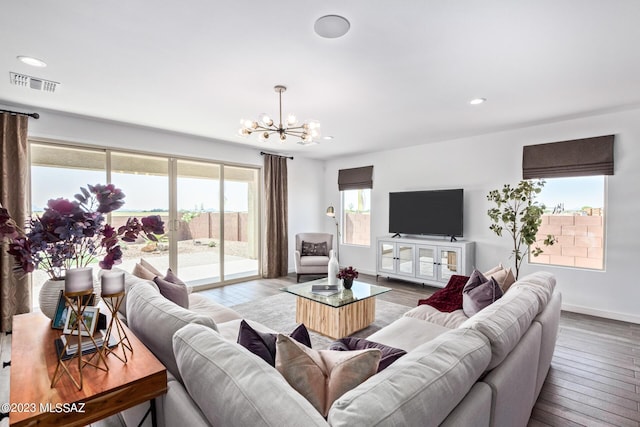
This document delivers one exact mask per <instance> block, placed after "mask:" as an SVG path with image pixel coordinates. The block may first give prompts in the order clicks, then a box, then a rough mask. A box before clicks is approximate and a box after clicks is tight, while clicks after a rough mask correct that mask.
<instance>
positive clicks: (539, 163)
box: [522, 135, 614, 179]
mask: <svg viewBox="0 0 640 427" xmlns="http://www.w3.org/2000/svg"><path fill="white" fill-rule="evenodd" d="M613 140H614V135H606V136H597V137H594V138H584V139H574V140H571V141H561V142H552V143H548V144H537V145H526V146H524V147H523V149H522V178H523V179H535V178H562V177H570V176H589V175H613Z"/></svg>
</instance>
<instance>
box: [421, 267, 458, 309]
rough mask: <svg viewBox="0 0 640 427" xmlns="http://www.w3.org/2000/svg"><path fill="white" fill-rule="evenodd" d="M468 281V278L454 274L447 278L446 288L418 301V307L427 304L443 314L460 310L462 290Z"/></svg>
mask: <svg viewBox="0 0 640 427" xmlns="http://www.w3.org/2000/svg"><path fill="white" fill-rule="evenodd" d="M468 280H469V276H460V275H457V274H454V275H452V276H451V277H450V278H449V282H448V283H447V286H445V287H444V288H442V289H440V290H438V291H436V292H435V293H434V294H433V295H431V296H430V297H429V298H427V299H421V300H418V305H422V304H427V305H430V306H432V307H435V308H437V309H438V311H442V312H444V313H450V312H452V311H456V310H460V309H461V308H462V289H463V288H464V285H466V284H467V281H468Z"/></svg>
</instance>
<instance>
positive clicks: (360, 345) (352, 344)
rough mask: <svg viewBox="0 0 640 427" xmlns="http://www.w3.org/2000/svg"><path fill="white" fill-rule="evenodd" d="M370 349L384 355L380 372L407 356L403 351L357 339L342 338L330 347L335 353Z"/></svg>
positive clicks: (379, 365) (381, 359)
mask: <svg viewBox="0 0 640 427" xmlns="http://www.w3.org/2000/svg"><path fill="white" fill-rule="evenodd" d="M368 348H377V349H378V350H380V352H381V353H382V354H381V357H380V363H379V364H378V372H380V371H382V370H384V369H385V368H387V367H388V366H389V365H391V364H392V363H393V362H395V361H396V360H398V359H399V358H401V357H402V356H404V355H405V354H407V352H406V351H404V350H402V349H399V348H395V347H390V346H388V345H384V344H380V343H379V342H374V341H369V340H365V339H364V338H356V337H346V338H340V339H339V340H337V341H334V342H332V343H331V344H330V345H329V350H334V351H351V350H366V349H368Z"/></svg>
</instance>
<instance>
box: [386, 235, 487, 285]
mask: <svg viewBox="0 0 640 427" xmlns="http://www.w3.org/2000/svg"><path fill="white" fill-rule="evenodd" d="M475 247H476V244H475V242H466V241H459V242H458V241H454V242H450V241H449V240H448V239H447V240H444V239H443V240H433V239H421V238H404V237H391V236H389V237H378V239H377V251H376V253H377V258H378V260H377V263H376V279H377V278H378V277H389V278H394V279H401V280H407V281H410V282H416V283H422V284H426V285H431V286H437V287H441V288H442V287H444V286H445V285H446V284H447V282H448V281H449V278H450V277H451V276H452V275H454V274H458V275H462V276H469V275H471V272H472V271H473V266H474V263H475Z"/></svg>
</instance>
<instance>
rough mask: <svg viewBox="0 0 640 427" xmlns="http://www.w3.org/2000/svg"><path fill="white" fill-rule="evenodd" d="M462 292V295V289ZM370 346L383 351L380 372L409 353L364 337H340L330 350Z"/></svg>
mask: <svg viewBox="0 0 640 427" xmlns="http://www.w3.org/2000/svg"><path fill="white" fill-rule="evenodd" d="M460 294H461V295H462V291H461V292H460ZM368 348H377V349H378V350H380V351H381V352H382V356H381V357H380V363H379V364H378V372H380V371H382V370H383V369H385V368H386V367H388V366H389V365H391V364H392V363H393V362H395V361H396V360H398V359H399V358H401V357H402V356H404V355H405V354H407V352H406V351H404V350H402V349H399V348H395V347H390V346H388V345H384V344H380V343H377V342H373V341H369V340H365V339H364V338H354V337H347V338H340V339H339V340H337V341H334V342H332V343H331V344H330V345H329V350H335V351H350V350H366V349H368Z"/></svg>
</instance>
